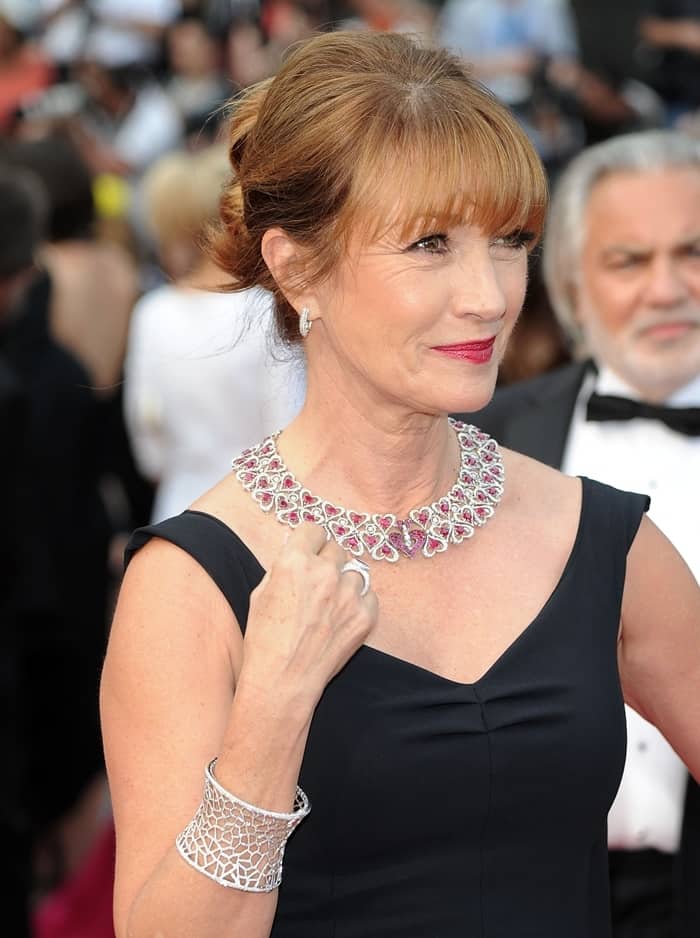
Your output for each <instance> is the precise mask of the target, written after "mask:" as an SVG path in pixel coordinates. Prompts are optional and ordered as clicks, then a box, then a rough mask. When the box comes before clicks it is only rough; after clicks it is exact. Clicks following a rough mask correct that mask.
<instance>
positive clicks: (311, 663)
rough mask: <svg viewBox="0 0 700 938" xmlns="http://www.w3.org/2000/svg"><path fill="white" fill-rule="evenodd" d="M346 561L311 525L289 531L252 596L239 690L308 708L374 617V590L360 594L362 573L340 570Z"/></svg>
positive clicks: (336, 671)
mask: <svg viewBox="0 0 700 938" xmlns="http://www.w3.org/2000/svg"><path fill="white" fill-rule="evenodd" d="M349 559H350V558H349V555H348V554H347V553H346V552H345V551H343V550H342V549H341V548H340V547H339V546H338V545H337V544H336V543H335V542H334V541H327V540H326V534H325V532H324V531H323V529H322V528H320V527H318V526H316V525H312V524H305V525H302V526H300V527H299V528H296V529H295V530H294V531H293V532H292V533H291V535H290V537H289V539H288V541H287V543H286V544H285V546H284V548H283V549H282V552H281V553H280V555H279V557H278V559H277V560H276V561H275V563H274V564H273V565H272V567H271V569H270V570H269V572H268V573H267V574H266V576H265V577H264V578H263V580H262V582H261V583H260V585H259V586H258V587H257V589H256V590H254V592H253V593H252V595H251V600H250V615H249V617H248V625H247V628H246V634H245V640H244V643H243V665H242V668H241V673H240V675H239V679H238V691H237V693H241V692H243V693H244V694H249V693H253V694H256V693H262V694H265V695H266V696H269V695H270V693H273V694H275V695H276V696H277V697H278V699H280V700H281V701H283V702H284V703H285V705H287V706H288V705H290V704H291V705H295V704H298V705H300V706H301V707H302V709H303V710H304V711H305V712H307V711H310V710H313V708H314V707H315V705H316V703H317V701H318V699H319V697H320V696H321V694H322V693H323V690H324V688H325V686H326V684H328V682H329V681H330V680H331V678H332V677H333V676H334V675H335V674H337V673H338V671H340V669H341V668H342V667H343V665H345V663H346V662H347V661H348V659H349V658H350V657H352V655H353V654H354V653H355V652H356V651H357V649H358V648H359V647H360V645H362V643H363V642H364V640H365V639H366V637H367V635H368V634H369V633H370V631H371V630H372V627H373V626H374V623H375V622H376V619H377V599H376V596H375V594H374V593H373V592H372V591H371V590H370V591H369V592H368V593H367V594H366V595H365V596H361V595H360V593H361V590H362V585H363V581H362V578H361V577H360V576H359V575H358V574H357V573H354V572H350V571H349V572H347V573H341V568H342V566H343V564H344V563H345V562H346V561H347V560H349Z"/></svg>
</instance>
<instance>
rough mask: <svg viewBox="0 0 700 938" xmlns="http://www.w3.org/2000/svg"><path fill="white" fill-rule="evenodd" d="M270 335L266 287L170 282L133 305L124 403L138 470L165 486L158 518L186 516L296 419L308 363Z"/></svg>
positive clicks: (156, 509) (159, 492) (157, 508)
mask: <svg viewBox="0 0 700 938" xmlns="http://www.w3.org/2000/svg"><path fill="white" fill-rule="evenodd" d="M272 331H273V330H272V306H271V301H270V297H269V296H268V295H267V294H266V293H264V292H263V291H262V290H246V291H242V292H240V293H207V292H204V291H201V290H191V289H185V288H182V287H177V286H169V285H168V286H163V287H159V288H158V289H156V290H153V291H151V292H150V293H147V294H146V295H145V296H144V297H142V299H141V300H139V302H138V303H137V304H136V307H135V308H134V312H133V316H132V320H131V327H130V332H129V343H128V349H127V357H126V362H125V369H124V407H125V416H126V422H127V427H128V429H129V435H130V438H131V442H132V446H133V448H134V455H135V458H136V461H137V463H138V465H139V468H140V469H141V470H142V472H143V473H144V474H145V475H146V476H148V477H149V478H151V479H153V480H154V481H157V483H158V488H157V492H156V500H155V504H154V507H153V514H152V520H153V521H161V520H162V519H163V518H168V517H171V516H172V515H175V514H179V513H180V512H181V511H183V510H184V509H185V508H187V506H188V505H190V504H191V503H192V502H193V501H194V500H195V499H196V498H197V497H198V496H199V495H201V494H202V493H203V492H205V491H206V490H207V489H208V488H211V486H212V485H214V484H215V483H216V482H218V481H219V480H220V479H221V478H222V477H223V476H225V475H226V473H227V472H229V471H230V468H231V460H232V459H233V458H234V457H235V456H237V455H238V454H239V453H240V452H241V450H243V449H245V447H246V446H251V445H253V444H254V443H258V442H260V440H262V439H263V438H264V437H266V436H267V435H268V434H270V433H274V432H275V431H277V430H281V429H282V428H283V427H284V426H286V424H288V423H289V422H290V421H291V420H292V419H293V417H294V416H296V414H297V413H298V411H299V409H300V407H301V404H302V401H303V398H304V391H305V374H304V367H303V364H302V361H301V359H300V358H299V357H296V358H290V355H291V353H289V352H287V353H285V352H283V351H282V350H281V349H275V348H274V346H273V340H272V339H271V334H272ZM285 356H286V357H285Z"/></svg>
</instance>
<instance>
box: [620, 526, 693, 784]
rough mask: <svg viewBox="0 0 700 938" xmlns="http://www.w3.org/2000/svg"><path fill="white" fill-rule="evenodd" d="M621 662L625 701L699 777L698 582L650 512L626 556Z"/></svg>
mask: <svg viewBox="0 0 700 938" xmlns="http://www.w3.org/2000/svg"><path fill="white" fill-rule="evenodd" d="M619 660H620V676H621V679H622V686H623V690H624V693H625V700H626V701H627V703H629V704H630V705H631V706H632V707H634V709H635V710H637V711H638V712H639V713H641V714H642V716H644V717H645V718H646V719H647V720H649V721H650V722H651V723H653V724H654V725H655V726H656V727H658V729H659V730H660V731H661V732H662V733H663V735H664V736H665V737H666V739H667V740H668V741H669V743H670V744H671V745H672V746H673V748H674V749H675V750H676V752H677V753H678V755H679V756H680V757H681V759H683V761H684V762H685V763H686V765H687V766H688V768H689V769H690V771H691V773H692V774H693V775H694V776H695V778H696V779H698V780H700V587H699V586H698V584H697V582H696V580H695V578H694V576H693V574H692V573H691V572H690V570H689V569H688V567H687V565H686V564H685V562H684V561H683V559H682V558H681V556H680V554H678V552H677V551H676V549H675V548H674V547H673V545H672V544H671V543H670V541H669V540H668V539H667V538H666V537H664V535H663V534H662V533H661V532H660V531H659V529H658V528H657V527H656V526H655V525H654V524H653V523H652V522H651V521H649V519H648V518H644V519H643V521H642V524H641V527H640V529H639V532H638V534H637V536H636V538H635V540H634V543H633V544H632V547H631V549H630V552H629V556H628V560H627V578H626V582H625V593H624V598H623V604H622V629H621V634H620V645H619Z"/></svg>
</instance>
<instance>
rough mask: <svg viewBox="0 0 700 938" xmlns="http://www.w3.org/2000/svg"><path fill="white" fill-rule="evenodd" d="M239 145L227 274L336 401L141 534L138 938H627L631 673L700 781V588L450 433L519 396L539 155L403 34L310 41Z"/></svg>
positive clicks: (131, 771)
mask: <svg viewBox="0 0 700 938" xmlns="http://www.w3.org/2000/svg"><path fill="white" fill-rule="evenodd" d="M230 142H231V156H232V162H233V166H234V170H235V174H236V178H237V180H238V183H239V185H240V187H241V189H242V201H243V205H244V212H243V214H242V215H241V213H240V212H239V211H238V209H237V205H238V204H239V202H240V194H241V193H240V192H238V191H237V190H236V189H235V187H233V188H232V189H231V191H230V192H229V193H228V195H227V197H226V198H225V199H224V202H223V207H222V230H221V234H220V236H219V239H218V241H217V244H216V248H217V257H218V260H219V263H220V264H222V265H224V266H226V267H227V269H228V270H230V271H231V273H232V274H234V275H235V277H236V279H237V281H238V282H239V283H240V284H242V285H244V286H250V285H251V284H252V283H259V284H260V285H262V286H265V287H270V288H272V289H273V290H274V291H275V295H276V299H277V308H278V314H279V316H278V318H279V320H280V324H281V327H282V328H283V329H284V331H285V334H286V335H287V336H289V337H291V336H292V335H299V332H301V335H302V336H303V342H304V349H305V352H306V359H307V381H308V385H307V398H306V402H305V405H304V407H303V409H302V411H301V413H300V415H299V416H298V418H297V419H296V420H294V421H293V422H292V424H291V425H290V426H289V427H288V428H286V429H285V430H284V432H283V433H282V434H281V436H279V437H278V438H277V440H276V443H275V441H268V442H267V443H265V444H263V445H262V446H259V447H256V448H254V449H253V450H252V451H249V452H247V453H244V454H243V456H242V457H241V459H239V460H237V461H236V463H235V468H236V472H235V473H234V474H233V475H232V476H230V477H229V478H227V479H225V480H224V481H223V482H221V483H220V484H219V485H218V486H216V487H215V488H214V489H212V490H211V491H210V492H209V493H207V494H206V495H204V496H203V497H202V498H201V499H199V501H197V502H196V503H195V505H194V511H191V512H189V513H185V514H184V515H183V516H180V518H178V519H174V520H173V521H170V522H166V523H165V524H163V525H161V526H158V527H157V528H155V529H149V530H146V531H142V532H140V533H139V534H137V536H136V537H135V539H134V541H133V542H132V548H131V553H130V556H132V557H133V560H132V562H131V564H130V566H129V569H128V572H127V574H126V578H125V583H124V588H123V591H122V595H121V599H120V603H119V609H118V612H117V616H116V620H115V624H114V628H113V632H112V638H111V647H110V651H109V655H108V660H107V664H106V670H105V676H104V684H103V691H102V706H103V713H104V729H105V739H106V745H107V756H108V763H109V770H110V778H111V782H112V791H113V797H114V809H115V817H116V824H117V832H118V857H117V884H116V927H117V934H118V936H120V938H121V936H126V935H129V936H130V938H141V936H153V935H156V934H158V935H164V936H168V938H172V936H181V935H182V936H185V935H187V936H193V935H196V936H198V938H209V936H214V935H216V936H220V935H230V936H236V938H238V936H245V938H267V936H268V935H273V936H274V938H280V936H282V938H291V936H293V938H301V936H303V938H315V936H319V938H321V936H322V938H329V936H331V935H335V936H336V938H339V936H343V938H350V936H352V938H355V936H367V935H371V936H381V938H394V936H401V938H418V936H421V938H423V936H426V938H427V936H430V938H434V936H440V938H457V936H460V938H462V936H464V935H480V936H487V938H514V936H516V935H517V936H518V938H522V936H531V938H535V936H536V938H562V936H563V935H566V936H572V938H573V936H576V938H579V936H580V938H603V936H605V935H609V916H608V909H607V894H606V887H605V862H606V860H605V817H606V811H607V808H608V807H609V804H610V802H611V800H612V797H613V795H614V792H615V788H616V785H617V782H618V779H619V775H620V772H621V769H622V762H623V756H624V714H623V696H622V693H621V686H622V688H623V689H624V694H625V697H626V699H627V700H629V701H630V702H632V703H633V704H634V705H635V706H637V707H639V709H640V710H643V712H644V713H645V714H646V715H647V716H649V717H651V718H652V719H653V720H654V721H655V722H656V723H657V724H658V725H660V726H661V728H662V729H663V732H664V733H665V735H666V736H667V737H668V738H669V739H670V740H671V741H672V742H673V744H674V745H675V746H676V748H677V749H678V751H679V752H680V753H681V754H682V755H683V756H684V757H685V758H686V760H687V762H688V763H689V765H690V766H691V768H692V769H693V770H694V771H695V772H696V773H698V772H700V750H699V748H698V737H697V732H696V731H695V730H696V727H697V721H698V717H699V716H700V714H699V711H698V707H699V704H698V700H697V693H696V688H697V681H698V677H699V676H700V650H699V643H698V641H697V638H698V628H699V625H700V597H699V596H698V590H697V585H696V584H695V582H694V581H693V579H692V577H691V576H690V574H689V572H688V571H687V569H686V568H685V566H684V565H683V563H682V561H681V560H680V559H679V558H678V556H677V555H676V553H675V551H674V550H673V549H672V548H671V546H670V545H669V544H668V542H667V541H665V539H664V538H663V537H662V536H661V535H660V534H659V533H658V531H657V530H656V529H655V528H654V527H653V525H651V524H650V523H649V522H648V521H646V520H642V515H643V513H644V510H645V507H646V499H645V498H644V497H642V496H637V495H628V494H625V493H620V492H617V491H615V490H612V489H609V488H607V487H605V486H601V485H599V484H596V483H592V482H585V481H584V482H582V481H581V480H578V479H573V478H568V477H565V476H563V475H560V474H559V473H557V472H555V471H553V470H551V469H549V468H546V467H544V466H542V465H540V464H538V463H535V462H533V461H531V460H529V459H527V458H525V457H522V456H519V455H518V454H516V453H511V452H506V451H502V452H501V451H499V449H498V447H497V446H496V444H495V443H494V442H493V441H491V440H489V439H488V438H483V437H482V436H481V435H480V434H479V433H478V431H476V430H473V429H471V428H468V427H467V428H460V427H453V426H451V425H450V423H449V422H448V419H447V416H446V415H447V414H448V413H450V412H455V411H467V412H468V411H478V410H479V409H480V408H481V407H483V406H484V405H485V404H486V402H487V401H488V400H489V398H490V396H491V394H492V391H493V388H494V384H495V381H496V370H497V363H498V360H499V359H500V357H501V356H502V354H503V351H504V348H505V344H506V341H507V338H508V335H509V334H510V332H511V331H512V328H513V325H514V323H515V320H516V318H517V315H518V311H519V309H520V306H521V303H522V299H523V294H524V291H525V282H526V267H527V248H528V246H529V245H531V244H533V243H534V241H535V239H536V236H537V234H538V233H539V230H540V227H541V223H542V217H543V213H544V203H545V192H544V190H545V185H544V180H543V177H542V173H541V169H540V166H539V163H538V161H537V159H536V157H535V156H534V154H533V151H532V149H531V147H530V145H529V143H528V142H527V140H526V138H525V137H524V136H523V134H522V132H521V131H520V130H519V129H518V127H517V125H516V124H515V123H514V122H513V120H512V118H511V117H510V116H509V115H508V113H507V112H506V111H505V110H504V109H503V108H502V107H501V106H500V105H498V104H497V103H496V102H495V101H494V100H493V99H492V98H491V97H490V96H489V95H488V94H487V93H485V92H484V91H483V90H482V89H481V88H480V86H478V85H477V84H475V83H474V82H473V80H472V79H471V78H470V77H469V74H468V72H467V70H466V68H465V67H464V66H463V65H462V64H461V63H459V62H457V61H455V60H454V59H453V58H451V57H450V56H449V55H447V54H446V53H444V52H438V51H432V50H428V49H425V48H422V47H421V46H419V45H417V44H414V43H413V42H412V41H410V40H408V39H406V38H403V37H399V36H394V35H388V34H351V33H344V34H343V33H339V34H333V35H325V36H320V37H317V38H314V39H312V40H310V41H309V42H308V43H306V44H304V45H302V46H300V47H299V48H298V49H297V51H296V52H295V53H294V54H293V55H291V56H290V58H289V59H288V60H287V62H286V63H285V65H284V66H283V68H282V69H281V71H280V73H279V75H278V76H277V77H276V78H275V79H274V80H273V81H272V82H271V83H269V84H267V85H265V86H262V87H259V88H257V89H256V90H254V91H253V92H252V93H251V94H250V95H249V96H248V97H246V98H245V99H244V100H243V102H242V103H241V104H240V106H239V107H238V109H237V110H236V112H235V114H234V117H233V123H232V129H231V141H230ZM222 406H225V402H222ZM501 464H502V467H503V471H502V469H501ZM456 479H458V480H459V481H458V482H456ZM297 480H301V481H297ZM251 494H252V495H253V497H252V498H251ZM416 506H419V507H416ZM263 509H265V510H263ZM305 519H310V521H309V524H307V525H300V524H298V522H301V521H302V520H305ZM399 519H402V520H401V521H399ZM295 525H296V527H294V528H293V527H292V526H295ZM233 530H235V532H236V533H235V534H234V533H233ZM327 533H328V535H329V536H330V538H329V540H327V539H326V534H327ZM154 535H157V536H154ZM470 535H473V536H470ZM341 545H342V546H341ZM139 548H140V549H139ZM137 549H138V550H137ZM628 551H629V553H628ZM353 554H354V555H355V556H352V560H354V561H355V563H351V564H350V565H348V560H349V559H350V558H351V555H353ZM358 560H359V561H361V562H362V563H364V562H366V564H367V567H366V568H365V567H364V566H362V563H358V562H357V561H358ZM389 561H393V562H389ZM625 567H627V572H626V576H625ZM358 574H359V575H358ZM370 580H371V587H372V589H371V590H368V586H369V582H368V581H370ZM623 587H624V595H623ZM620 618H621V619H622V626H620ZM243 630H245V637H243V634H242V631H243ZM618 668H619V674H618ZM215 757H218V761H217V762H216V763H215V765H213V766H210V767H209V768H208V769H207V772H208V777H207V781H206V783H205V788H204V795H202V771H203V768H204V767H205V766H207V765H208V764H209V763H211V762H212V760H213V759H214V758H215ZM297 784H298V785H299V786H300V788H301V789H302V791H299V792H296V788H297ZM295 792H296V797H295ZM304 793H305V794H304ZM305 796H308V798H309V799H310V800H311V802H312V804H313V807H312V809H311V812H310V814H309V816H308V817H305V814H306V813H307V807H308V806H307V804H306V800H305ZM198 805H199V807H198ZM293 806H294V807H293ZM294 827H296V830H295V831H294V832H293V833H291V836H290V837H289V840H288V844H287V851H286V854H284V876H283V881H282V885H281V889H280V890H279V891H278V890H277V889H276V885H277V883H278V882H279V880H280V878H281V876H282V856H283V853H284V845H285V841H286V840H287V837H288V835H289V834H290V831H291V829H292V828H294ZM175 841H177V842H176V843H175ZM227 887H232V888H227ZM258 890H260V892H258Z"/></svg>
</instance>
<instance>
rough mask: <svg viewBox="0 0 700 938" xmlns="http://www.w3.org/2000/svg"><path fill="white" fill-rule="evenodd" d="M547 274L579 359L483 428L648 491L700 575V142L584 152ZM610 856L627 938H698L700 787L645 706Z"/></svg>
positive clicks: (639, 137) (668, 138)
mask: <svg viewBox="0 0 700 938" xmlns="http://www.w3.org/2000/svg"><path fill="white" fill-rule="evenodd" d="M544 272H545V279H546V281H547V286H548V289H549V291H550V295H551V299H552V302H553V305H554V307H555V310H556V312H557V314H558V316H559V319H560V321H561V323H562V324H563V325H564V327H565V329H566V330H567V332H568V334H569V337H570V338H571V340H572V343H573V345H574V347H575V349H576V352H577V359H578V360H577V361H576V362H575V363H574V364H571V365H568V366H566V367H564V368H561V369H559V370H557V371H555V372H552V373H549V374H546V375H542V376H540V377H538V378H535V379H533V380H531V381H528V382H524V383H522V384H519V385H512V386H510V387H507V388H504V389H503V390H501V391H499V392H498V393H497V394H496V397H495V398H494V400H493V401H492V403H491V404H490V405H489V406H488V407H487V408H486V409H485V410H483V411H481V412H480V413H479V414H476V415H471V417H470V418H469V419H471V420H472V421H473V422H475V423H477V424H478V425H479V426H481V427H483V429H484V430H486V431H487V432H488V433H490V434H493V436H495V437H496V438H497V439H498V440H499V441H500V442H501V443H502V444H503V445H504V446H508V447H510V448H512V449H515V450H518V451H520V452H523V453H525V454H527V455H530V456H533V457H534V458H536V459H539V460H541V461H542V462H545V463H548V464H549V465H551V466H554V467H557V468H562V469H563V471H565V472H567V473H570V474H575V475H586V476H590V477H593V478H597V479H600V480H601V481H603V482H607V483H609V484H611V485H615V486H617V487H619V488H625V489H632V490H635V491H641V492H648V493H649V494H650V495H651V499H652V507H651V510H650V515H651V517H652V519H653V520H654V521H655V522H656V523H657V524H658V525H659V527H660V528H661V529H662V530H663V531H664V532H665V533H666V534H667V536H668V537H669V538H670V539H671V540H672V541H673V542H674V543H675V545H676V547H677V548H678V549H679V550H680V552H681V553H682V554H683V556H684V558H685V560H686V562H687V563H688V565H689V566H690V567H691V569H692V570H693V572H694V573H695V575H696V577H699V578H700V537H698V529H699V528H700V141H697V140H696V141H693V140H691V139H690V138H687V137H683V136H682V135H680V134H678V133H674V132H647V133H641V134H630V135H627V136H623V137H618V138H615V139H612V140H609V141H606V142H604V143H602V144H598V145H597V146H594V147H590V148H589V149H588V150H586V151H584V152H583V153H582V154H580V155H579V156H578V157H577V158H576V159H575V160H574V161H573V162H572V164H571V165H570V166H569V168H568V169H567V171H566V172H565V173H564V175H563V176H562V178H561V180H560V183H559V186H558V188H557V191H556V193H555V197H554V200H553V204H552V209H551V214H550V220H549V225H548V230H547V235H546V240H545V246H544ZM591 692H592V693H594V692H595V688H591ZM572 810H575V805H572ZM609 845H610V861H611V862H610V866H611V898H612V909H613V924H614V934H615V938H697V936H699V935H700V789H699V788H698V785H697V784H696V782H694V781H693V780H692V779H690V778H689V777H688V773H687V771H686V769H685V767H684V766H683V765H682V763H681V762H680V760H679V759H678V757H677V756H676V755H675V753H674V752H673V751H672V750H671V748H670V746H669V745H668V744H667V743H666V741H665V740H664V739H663V738H662V737H661V735H660V734H659V733H658V732H657V731H656V729H655V728H654V727H652V726H651V725H650V724H649V723H647V722H646V721H645V720H643V719H642V717H641V716H639V715H638V714H636V713H634V712H633V711H631V710H629V709H628V757H627V764H626V768H625V773H624V776H623V781H622V784H621V787H620V792H619V794H618V797H617V799H616V801H615V803H614V805H613V807H612V810H611V813H610V817H609Z"/></svg>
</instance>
